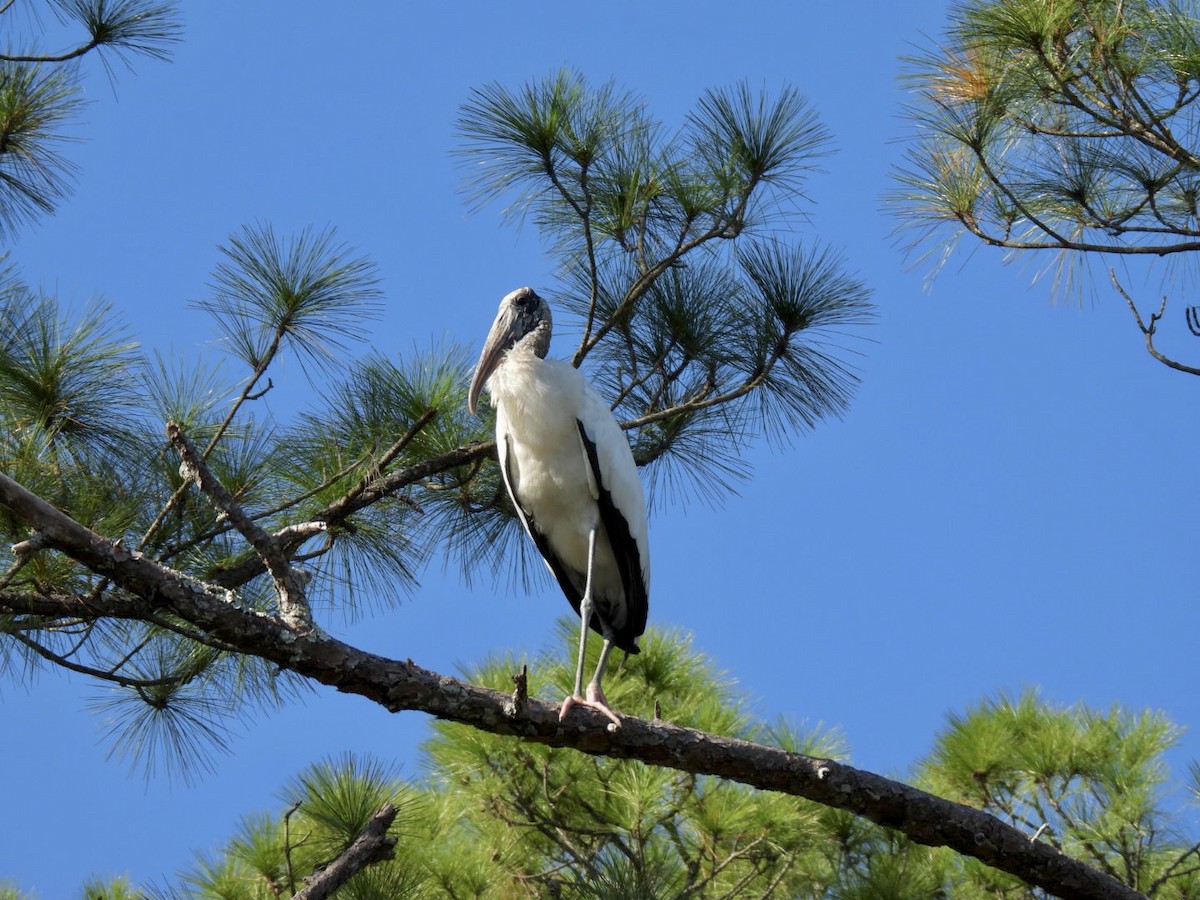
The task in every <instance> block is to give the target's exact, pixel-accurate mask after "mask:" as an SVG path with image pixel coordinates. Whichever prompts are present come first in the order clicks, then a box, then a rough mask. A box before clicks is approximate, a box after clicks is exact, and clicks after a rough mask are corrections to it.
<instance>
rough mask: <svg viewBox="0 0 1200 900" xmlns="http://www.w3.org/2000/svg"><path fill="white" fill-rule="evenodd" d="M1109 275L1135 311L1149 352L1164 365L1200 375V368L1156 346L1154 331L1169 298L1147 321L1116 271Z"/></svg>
mask: <svg viewBox="0 0 1200 900" xmlns="http://www.w3.org/2000/svg"><path fill="white" fill-rule="evenodd" d="M1108 277H1109V278H1110V279H1111V280H1112V284H1113V287H1114V288H1116V290H1117V293H1119V294H1120V295H1121V296H1122V297H1124V298H1125V303H1126V304H1128V306H1129V311H1130V312H1132V313H1133V318H1134V319H1135V320H1136V321H1137V325H1138V328H1140V329H1141V331H1142V334H1143V335H1145V336H1146V350H1147V352H1149V354H1150V355H1151V356H1153V357H1154V358H1155V359H1157V360H1158V361H1159V362H1160V363H1162V364H1163V365H1164V366H1170V367H1171V368H1172V369H1175V370H1176V371H1179V372H1186V373H1187V374H1189V375H1200V369H1198V368H1194V367H1192V366H1185V365H1184V364H1183V363H1181V362H1177V361H1176V360H1173V359H1171V358H1170V357H1168V356H1165V355H1163V354H1162V353H1161V352H1159V350H1158V348H1157V347H1155V346H1154V333H1155V331H1156V330H1157V328H1158V322H1159V319H1161V318H1162V317H1163V313H1164V312H1165V311H1166V308H1167V298H1166V297H1163V298H1162V303H1161V304H1159V307H1158V312H1156V313H1153V314H1151V316H1150V321H1149V322H1148V323H1147V322H1146V321H1145V320H1144V319H1143V318H1142V314H1141V313H1140V312H1139V311H1138V308H1137V304H1136V303H1134V302H1133V298H1132V297H1130V296H1129V294H1127V293H1126V292H1125V288H1123V287H1121V282H1119V281H1118V280H1117V273H1116V271H1115V270H1113V269H1109V270H1108Z"/></svg>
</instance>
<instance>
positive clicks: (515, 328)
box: [467, 287, 552, 415]
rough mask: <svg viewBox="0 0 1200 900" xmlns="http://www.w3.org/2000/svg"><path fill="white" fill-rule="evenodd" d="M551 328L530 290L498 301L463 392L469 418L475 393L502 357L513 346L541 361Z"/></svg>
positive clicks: (544, 305) (544, 307)
mask: <svg viewBox="0 0 1200 900" xmlns="http://www.w3.org/2000/svg"><path fill="white" fill-rule="evenodd" d="M551 328H552V322H551V319H550V306H549V305H548V304H547V303H546V301H545V300H543V299H542V298H541V297H539V296H538V295H537V294H536V293H534V290H533V288H527V287H523V288H517V289H516V290H515V291H513V292H512V293H511V294H509V295H508V296H506V297H505V298H504V299H503V300H501V301H500V309H499V311H498V312H497V313H496V321H495V322H493V323H492V330H491V331H489V332H488V336H487V340H486V341H484V343H483V352H482V353H480V354H479V364H478V365H477V366H475V375H474V377H473V378H472V379H471V389H470V391H469V392H468V393H467V409H469V410H470V411H471V415H475V405H476V402H477V401H478V400H479V392H480V391H482V390H483V386H484V385H485V384H486V383H487V380H488V378H489V377H491V374H492V372H494V371H495V370H496V366H498V365H500V363H501V362H502V361H503V360H504V355H505V354H506V353H508V352H509V351H510V350H512V349H513V348H514V347H521V348H528V350H529V351H530V352H531V353H533V354H535V355H536V356H538V357H541V358H545V356H546V353H547V351H549V349H550V331H551Z"/></svg>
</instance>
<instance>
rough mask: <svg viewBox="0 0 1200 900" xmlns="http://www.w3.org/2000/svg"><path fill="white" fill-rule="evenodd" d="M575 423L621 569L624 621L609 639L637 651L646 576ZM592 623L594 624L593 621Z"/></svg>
mask: <svg viewBox="0 0 1200 900" xmlns="http://www.w3.org/2000/svg"><path fill="white" fill-rule="evenodd" d="M575 424H576V425H577V426H578V427H579V438H580V440H582V441H583V449H584V450H585V451H586V452H587V458H588V465H590V466H591V467H592V475H593V477H594V478H595V479H596V488H597V493H598V494H599V495H600V496H599V498H598V501H597V502H598V503H599V506H600V522H601V524H602V525H603V526H604V531H605V532H606V533H607V534H608V543H609V546H610V547H612V552H613V556H614V557H615V558H616V561H617V570H618V571H619V572H620V573H621V586H622V587H623V588H624V589H625V605H626V609H625V622H624V624H623V625H622V626H621V627H620V628H617V629H613V634H612V642H613V643H614V644H616V645H617V646H618V647H620V648H621V649H622V650H625V651H628V652H629V653H637V652H638V645H637V639H638V637H639V636H640V635H641V634H642V632H643V631H645V630H646V619H647V617H648V616H649V613H650V598H649V595H648V593H647V590H646V580H645V579H644V578H643V577H642V554H641V551H639V550H638V545H637V541H635V540H634V539H633V535H632V534H630V532H629V523H628V522H627V521H626V520H625V517H624V516H623V515H621V511H620V510H619V509H617V506H616V504H615V503H613V499H612V494H610V493H609V491H608V487H607V485H605V483H604V478H603V477H602V475H601V472H600V461H599V459H598V457H597V454H596V442H595V441H593V440H592V439H591V438H589V437H588V433H587V430H586V429H585V428H584V427H583V423H582V422H580V421H579V420H578V419H577V420H576V421H575ZM592 627H593V628H595V626H594V625H593V626H592Z"/></svg>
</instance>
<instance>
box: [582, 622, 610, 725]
mask: <svg viewBox="0 0 1200 900" xmlns="http://www.w3.org/2000/svg"><path fill="white" fill-rule="evenodd" d="M612 648H613V644H612V641H610V640H608V639H607V638H605V639H604V647H603V648H602V649H601V650H600V662H598V663H597V664H596V674H595V675H593V676H592V680H591V681H590V682H588V686H587V699H588V702H589V703H591V704H594V705H597V706H603V707H604V708H605V709H608V700H606V699H605V697H604V691H603V690H601V688H600V678H601V676H603V675H604V666H605V664H606V663H607V662H608V654H610V653H612ZM609 711H610V712H611V710H609Z"/></svg>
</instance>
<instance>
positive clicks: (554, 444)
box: [467, 287, 650, 727]
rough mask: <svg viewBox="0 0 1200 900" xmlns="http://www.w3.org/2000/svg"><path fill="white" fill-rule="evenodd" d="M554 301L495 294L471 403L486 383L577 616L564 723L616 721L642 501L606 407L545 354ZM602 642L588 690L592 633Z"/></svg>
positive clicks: (517, 477) (640, 592)
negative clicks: (583, 713)
mask: <svg viewBox="0 0 1200 900" xmlns="http://www.w3.org/2000/svg"><path fill="white" fill-rule="evenodd" d="M550 331H551V317H550V307H549V306H548V305H547V304H546V302H545V301H544V300H543V299H542V298H541V297H539V296H538V295H537V294H536V293H534V291H533V290H532V289H530V288H527V287H523V288H519V289H517V290H515V291H513V292H512V293H511V294H509V295H508V296H506V297H505V298H504V299H503V300H501V301H500V310H499V312H498V313H497V314H496V321H495V322H494V323H493V324H492V330H491V331H490V332H489V333H488V336H487V341H486V342H485V344H484V347H483V352H482V353H481V354H480V356H479V365H478V366H477V367H476V368H475V376H474V377H473V378H472V380H471V389H470V393H469V394H468V398H467V406H468V408H469V409H470V411H471V414H472V415H474V414H475V405H476V401H477V400H478V398H479V392H480V390H481V389H482V388H483V386H484V385H485V384H486V385H487V389H488V393H489V394H490V396H491V400H492V406H494V407H495V409H496V451H497V455H498V456H499V458H500V472H501V474H502V476H503V478H504V485H505V487H506V488H508V495H509V496H510V497H511V498H512V502H513V506H514V507H516V510H517V515H518V516H519V517H520V519H521V524H522V525H524V526H525V531H526V532H528V534H529V536H530V537H531V538H532V539H533V542H534V544H536V545H537V548H538V550H539V551H540V552H541V554H542V558H543V559H544V560H545V561H546V565H547V567H549V569H550V571H551V573H553V575H554V577H555V579H556V580H557V581H558V584H559V586H560V587H561V588H562V590H563V593H564V594H566V595H567V600H568V601H570V603H571V606H572V607H573V608H574V609H575V611H576V612H577V613H578V614H579V617H580V635H579V663H578V666H577V667H576V670H575V691H574V693H573V694H572V695H571V696H570V697H568V698H567V699H566V700H565V701H564V702H563V705H562V710H561V712H560V713H559V718H560V719H561V718H563V717H564V716H566V714H567V712H568V711H569V710H570V709H571V707H572V706H574V705H576V704H582V705H585V706H590V707H592V708H594V709H597V710H599V711H600V712H601V713H603V714H604V715H606V716H608V718H609V719H611V720H612V721H613V722H614V723H615V724H616V725H617V726H618V727H619V726H620V724H621V722H620V719H619V718H618V717H617V716H616V714H615V713H613V711H612V710H611V709H609V708H608V701H607V700H606V699H605V697H604V692H603V690H602V689H601V687H600V679H601V677H602V676H603V674H604V666H605V663H607V662H608V656H609V653H610V652H611V651H612V648H613V647H614V646H616V647H620V648H621V649H622V650H625V651H626V652H628V653H637V652H638V645H637V638H638V637H639V636H640V635H641V634H642V632H643V631H645V630H646V615H647V612H648V609H649V597H648V591H649V587H650V555H649V550H650V547H649V536H648V527H647V523H646V500H645V496H644V495H643V493H642V483H641V480H640V479H639V478H638V472H637V466H636V465H635V464H634V461H633V453H632V452H631V451H630V449H629V442H628V441H627V440H626V439H625V434H624V432H623V431H622V430H621V427H620V426H619V425H618V424H617V421H616V419H614V418H613V415H612V412H611V411H610V410H609V407H608V404H607V403H605V402H604V399H603V398H602V397H601V396H600V394H599V393H597V391H596V389H595V388H593V387H592V386H591V385H590V384H589V383H588V381H587V379H585V378H584V377H583V375H581V374H580V373H579V371H578V370H577V369H575V368H574V367H573V366H570V365H568V364H567V363H565V362H561V361H559V360H555V359H546V358H545V356H546V352H547V351H548V350H549V349H550ZM589 626H590V627H591V629H592V630H594V631H596V632H599V633H600V635H601V636H603V638H604V647H603V649H602V650H601V651H600V662H599V664H598V665H597V666H596V674H595V675H594V676H593V677H592V680H591V682H590V683H589V684H588V686H587V693H586V695H585V694H583V692H582V687H583V667H584V654H585V651H586V649H587V635H588V628H589Z"/></svg>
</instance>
